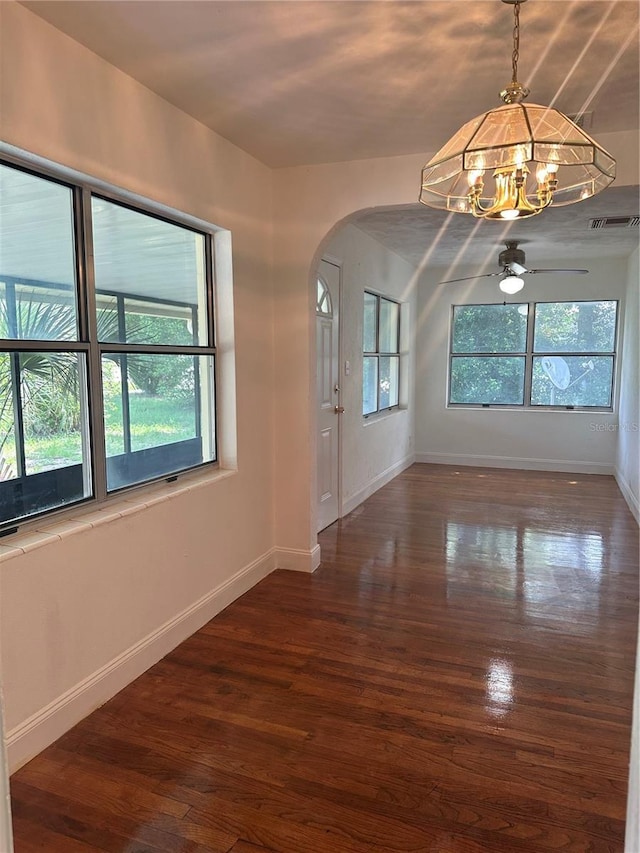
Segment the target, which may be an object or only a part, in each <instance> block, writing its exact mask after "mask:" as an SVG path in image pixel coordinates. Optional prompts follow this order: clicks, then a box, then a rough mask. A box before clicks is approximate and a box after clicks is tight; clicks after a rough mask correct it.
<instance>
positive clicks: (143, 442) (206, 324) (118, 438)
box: [0, 163, 216, 529]
mask: <svg viewBox="0 0 640 853" xmlns="http://www.w3.org/2000/svg"><path fill="white" fill-rule="evenodd" d="M215 459H216V430H215V347H214V335H213V281H212V235H211V233H209V232H205V231H198V230H195V229H193V228H191V227H188V226H187V225H185V224H184V223H182V222H179V221H170V220H168V219H166V218H163V217H160V216H158V215H156V214H154V213H151V212H149V211H146V210H141V209H137V208H133V207H130V206H128V205H125V204H124V203H123V202H122V201H120V200H118V199H114V198H111V197H110V198H106V197H103V196H101V195H98V194H95V193H92V192H91V190H90V189H89V188H88V187H86V186H80V185H73V184H70V183H66V182H62V181H58V180H56V179H54V178H51V177H49V176H44V175H40V174H34V173H33V172H31V171H27V170H24V169H22V168H21V167H19V166H15V165H13V164H9V163H0V529H6V528H7V527H10V526H15V525H16V524H18V523H19V522H21V521H24V520H26V519H28V518H30V517H32V516H35V515H39V514H40V513H43V512H47V511H51V510H54V509H59V508H62V507H65V506H67V505H70V504H74V503H77V502H79V501H83V500H89V499H96V500H100V499H103V498H105V497H106V496H107V494H109V493H112V492H114V491H116V490H118V489H121V488H124V487H126V486H131V485H134V484H138V483H143V482H147V481H150V480H156V479H158V478H162V477H166V476H174V475H176V474H177V473H179V472H181V471H184V470H186V469H189V468H193V467H196V466H199V465H202V464H205V463H210V462H213V461H215Z"/></svg>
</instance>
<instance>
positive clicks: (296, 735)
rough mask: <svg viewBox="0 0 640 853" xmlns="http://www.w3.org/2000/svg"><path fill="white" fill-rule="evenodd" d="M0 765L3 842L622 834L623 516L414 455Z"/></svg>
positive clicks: (341, 848) (607, 484) (613, 502)
mask: <svg viewBox="0 0 640 853" xmlns="http://www.w3.org/2000/svg"><path fill="white" fill-rule="evenodd" d="M320 542H321V545H322V556H323V561H322V566H321V567H320V569H319V570H318V571H317V572H316V573H315V574H314V575H304V574H296V573H291V572H275V573H274V574H272V575H271V576H269V577H268V578H267V579H265V580H264V581H263V582H262V583H261V584H259V585H258V586H257V587H255V588H254V589H252V590H251V591H250V592H249V593H247V594H246V595H245V596H243V597H242V598H241V599H239V600H238V601H236V602H235V603H234V604H232V605H231V606H230V607H229V608H228V609H227V610H225V611H224V613H222V614H220V615H219V616H218V617H217V618H216V619H214V620H213V621H212V622H210V623H209V624H208V625H206V626H205V627H204V628H203V629H202V630H201V631H199V632H198V633H197V634H195V635H194V636H193V637H191V638H190V639H189V640H187V641H186V642H185V643H183V644H182V645H181V646H180V647H179V648H177V649H176V650H175V651H174V652H172V653H171V654H170V655H168V656H167V657H166V658H165V659H164V660H163V661H161V662H160V663H159V664H157V665H156V666H154V667H153V668H152V669H151V670H149V671H148V672H147V673H146V674H145V675H143V676H142V677H141V678H139V679H138V680H137V681H136V682H134V683H133V684H131V685H130V686H129V687H127V688H126V689H125V690H123V691H122V692H121V693H120V694H118V696H116V697H115V698H114V699H113V700H111V701H110V702H109V703H107V704H106V705H105V706H104V707H103V708H101V709H100V710H98V711H96V712H95V713H94V714H92V715H91V716H90V717H88V718H87V719H86V720H84V721H83V722H82V723H80V724H79V725H78V726H76V727H75V728H74V729H73V730H72V731H70V732H69V733H68V734H66V735H65V736H64V737H63V738H61V739H60V740H59V741H58V742H57V743H56V744H54V745H53V746H51V747H50V748H49V749H47V750H46V751H45V752H44V753H42V754H41V755H40V756H39V757H37V758H36V759H34V760H33V761H32V762H30V764H28V765H27V766H25V767H24V768H23V769H22V770H20V771H19V772H18V773H16V774H15V775H14V777H13V779H12V791H13V813H14V824H15V836H16V851H17V853H26V851H33V850H39V851H42V850H45V851H48V853H83V851H84V853H87V851H108V853H125V851H126V853H143V851H144V853H146V851H148V852H149V853H151V851H171V853H177V852H178V851H180V853H205V851H206V852H207V853H223V851H224V853H227V851H233V853H267V851H279V853H374V851H375V853H392V851H393V853H397V851H412V853H418V851H420V853H520V851H522V853H527V851H528V853H542V851H562V853H600V851H603V853H604V851H607V853H621V851H622V849H623V836H624V820H625V807H626V790H627V771H628V761H629V740H630V723H631V704H632V689H633V672H634V656H635V642H636V629H637V622H638V528H637V526H636V524H635V521H634V520H633V518H632V516H631V514H630V512H629V510H628V509H627V506H626V504H625V502H624V500H623V498H622V497H621V495H620V493H619V492H618V490H617V487H616V485H615V482H614V481H613V479H612V478H609V477H599V476H581V475H568V474H549V473H537V472H522V471H498V470H491V469H472V468H461V469H455V468H453V467H449V466H434V465H414V466H413V467H412V468H410V469H409V470H408V471H406V472H405V473H404V474H402V475H401V476H399V477H397V478H396V479H395V480H394V481H393V482H391V483H390V484H389V485H387V486H385V487H384V488H383V489H382V490H380V491H379V492H377V493H376V494H375V495H374V496H373V497H371V498H370V499H369V500H368V501H367V502H366V503H365V504H363V505H362V506H361V507H359V508H358V509H357V510H355V511H354V512H353V513H352V514H351V515H350V516H348V517H347V518H345V519H344V520H343V521H342V522H340V523H337V524H335V525H333V526H332V527H330V528H328V529H327V530H326V531H324V532H323V533H322V534H321V536H320Z"/></svg>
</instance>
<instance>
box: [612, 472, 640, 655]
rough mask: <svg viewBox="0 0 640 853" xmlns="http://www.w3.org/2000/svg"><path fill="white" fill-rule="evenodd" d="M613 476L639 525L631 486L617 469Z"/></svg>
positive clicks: (639, 507) (639, 515) (639, 512)
mask: <svg viewBox="0 0 640 853" xmlns="http://www.w3.org/2000/svg"><path fill="white" fill-rule="evenodd" d="M614 476H615V478H616V483H617V484H618V488H619V489H620V491H621V492H622V497H623V498H624V499H625V501H626V502H627V504H628V505H629V509H630V510H631V514H632V515H633V517H634V518H635V520H636V521H637V522H638V524H639V525H640V503H639V502H638V498H637V497H636V496H635V495H634V494H633V492H632V490H631V486H630V485H629V483H628V482H627V481H626V480H625V478H624V476H623V474H622V472H621V471H620V469H619V468H616V470H615V473H614ZM639 664H640V662H639Z"/></svg>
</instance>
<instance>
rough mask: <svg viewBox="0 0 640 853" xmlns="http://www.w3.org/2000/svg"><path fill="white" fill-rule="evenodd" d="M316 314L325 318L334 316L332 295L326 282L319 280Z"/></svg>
mask: <svg viewBox="0 0 640 853" xmlns="http://www.w3.org/2000/svg"><path fill="white" fill-rule="evenodd" d="M316 314H322V315H323V316H325V317H331V316H333V306H332V304H331V293H330V292H329V288H328V287H327V283H326V281H324V279H322V278H318V295H317V301H316Z"/></svg>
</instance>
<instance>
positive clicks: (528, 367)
mask: <svg viewBox="0 0 640 853" xmlns="http://www.w3.org/2000/svg"><path fill="white" fill-rule="evenodd" d="M535 311H536V303H535V302H530V303H529V308H528V311H527V351H526V353H525V361H524V395H523V398H522V402H523V405H524V406H526V407H527V408H528V407H529V406H531V387H532V385H533V341H534V334H535Z"/></svg>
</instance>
